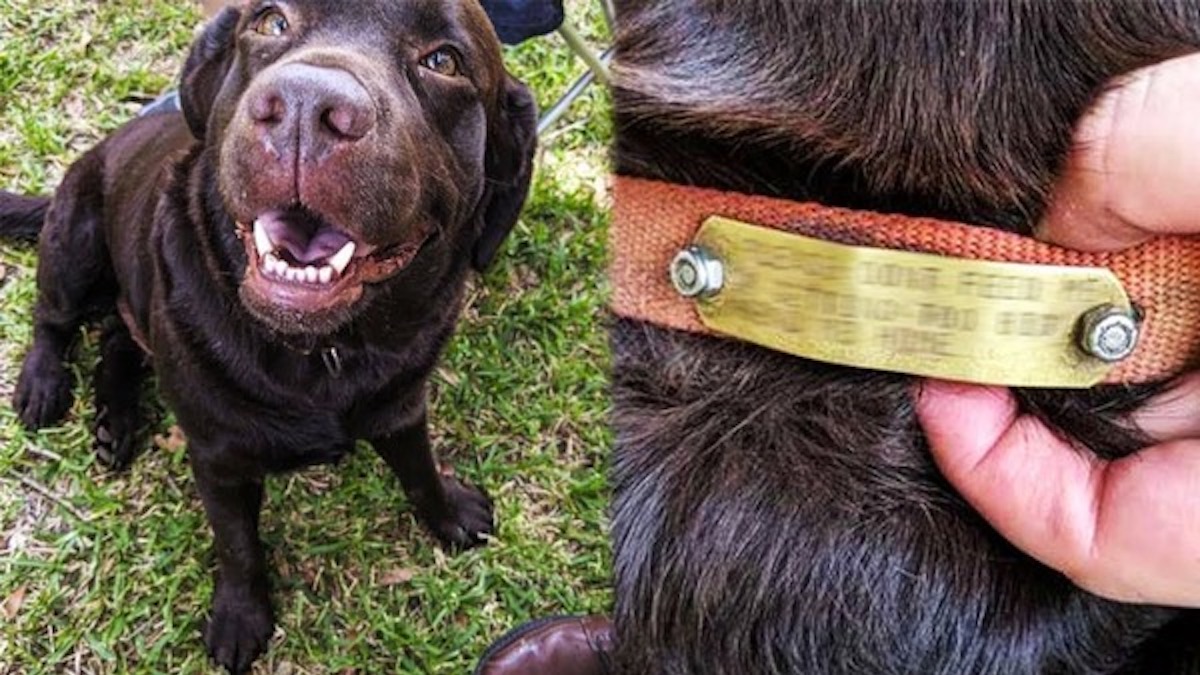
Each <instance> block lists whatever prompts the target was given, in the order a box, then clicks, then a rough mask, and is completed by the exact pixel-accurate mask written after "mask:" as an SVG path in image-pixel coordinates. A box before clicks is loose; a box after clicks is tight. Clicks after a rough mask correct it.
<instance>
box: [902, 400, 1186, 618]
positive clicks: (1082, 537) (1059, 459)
mask: <svg viewBox="0 0 1200 675" xmlns="http://www.w3.org/2000/svg"><path fill="white" fill-rule="evenodd" d="M917 410H918V415H919V417H920V420H921V424H922V427H923V428H924V429H925V433H926V436H927V437H928V440H929V446H930V450H931V452H932V453H933V456H934V459H935V461H937V463H938V466H939V467H940V468H941V470H942V472H943V473H944V474H945V476H946V478H947V480H949V481H950V482H951V483H952V484H953V485H954V486H955V487H956V488H957V489H958V490H959V491H960V492H961V493H962V495H963V497H964V498H965V499H966V500H967V501H968V502H970V503H971V504H972V506H974V507H975V508H976V509H977V510H978V511H979V513H980V514H981V515H982V516H983V517H984V518H985V519H986V520H987V521H988V522H989V523H991V525H992V526H993V527H994V528H995V529H996V531H997V532H999V533H1000V534H1001V535H1002V536H1004V537H1005V538H1006V539H1008V540H1009V541H1011V542H1012V543H1013V544H1014V545H1015V546H1017V547H1018V548H1020V549H1021V550H1023V551H1025V552H1026V553H1028V554H1029V555H1030V556H1032V557H1034V558H1036V559H1037V560H1040V561H1041V562H1043V563H1044V564H1046V565H1048V566H1050V567H1052V568H1054V569H1057V570H1059V571H1061V572H1063V573H1064V574H1066V575H1067V576H1068V577H1070V578H1071V579H1073V580H1074V581H1075V582H1076V583H1077V584H1079V585H1080V586H1082V587H1083V588H1086V589H1088V590H1090V591H1092V592H1094V593H1097V594H1100V595H1103V596H1105V597H1109V598H1113V599H1118V600H1125V601H1138V602H1152V603H1158V604H1170V605H1198V604H1200V541H1198V540H1197V537H1196V536H1195V531H1194V530H1195V523H1196V522H1198V521H1197V518H1200V497H1198V495H1200V443H1195V442H1179V443H1173V444H1164V445H1160V446H1155V447H1153V448H1149V449H1147V450H1145V451H1143V452H1142V453H1139V454H1138V455H1135V456H1133V457H1129V458H1126V459H1123V460H1121V461H1119V462H1113V463H1111V464H1106V463H1103V462H1100V461H1099V460H1097V459H1096V458H1094V457H1093V456H1091V455H1088V454H1087V453H1086V452H1081V451H1078V450H1076V449H1074V448H1072V447H1070V446H1069V445H1068V444H1067V443H1065V442H1063V441H1062V440H1060V439H1059V438H1057V437H1056V436H1055V435H1054V434H1053V433H1052V432H1050V431H1049V430H1048V429H1047V428H1046V427H1045V426H1043V425H1042V424H1040V423H1039V422H1038V421H1036V420H1035V419H1034V418H1032V417H1029V416H1022V415H1018V414H1017V413H1016V404H1015V402H1014V400H1013V399H1012V397H1011V395H1009V394H1008V393H1007V391H1005V390H1002V389H996V388H983V387H968V386H963V385H954V384H949V383H944V382H932V381H931V382H929V383H927V384H926V385H925V386H924V387H923V388H922V391H921V393H920V396H919V398H918V408H917Z"/></svg>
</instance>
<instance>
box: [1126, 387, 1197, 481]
mask: <svg viewBox="0 0 1200 675" xmlns="http://www.w3.org/2000/svg"><path fill="white" fill-rule="evenodd" d="M1197 411H1200V372H1192V373H1188V374H1187V375H1184V376H1182V377H1180V378H1178V379H1177V380H1176V381H1175V382H1174V383H1172V385H1171V388H1170V389H1168V390H1167V391H1164V392H1163V393H1162V394H1159V395H1158V396H1155V397H1154V398H1153V399H1151V400H1150V401H1149V402H1148V403H1147V404H1146V405H1144V406H1142V407H1141V408H1139V409H1138V410H1137V411H1136V412H1134V413H1133V414H1132V415H1131V420H1132V422H1133V423H1134V424H1135V425H1136V426H1137V427H1138V428H1139V429H1141V430H1142V431H1143V432H1145V433H1146V434H1147V435H1148V436H1149V437H1150V438H1152V439H1154V440H1155V441H1156V442H1160V443H1161V442H1164V441H1176V440H1182V439H1187V438H1197V439H1200V414H1197ZM1198 498H1200V497H1198Z"/></svg>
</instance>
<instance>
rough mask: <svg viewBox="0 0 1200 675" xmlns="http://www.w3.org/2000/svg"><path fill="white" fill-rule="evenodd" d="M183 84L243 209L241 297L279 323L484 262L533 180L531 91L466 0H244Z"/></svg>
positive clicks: (305, 320)
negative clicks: (508, 67) (514, 73)
mask: <svg viewBox="0 0 1200 675" xmlns="http://www.w3.org/2000/svg"><path fill="white" fill-rule="evenodd" d="M181 97H182V102H183V109H184V114H185V116H186V117H187V120H188V124H189V126H191V128H192V131H193V133H194V134H195V135H196V136H197V137H198V138H202V139H203V140H204V142H205V144H206V146H207V147H208V149H209V150H210V151H211V152H212V153H213V157H214V158H215V165H216V174H217V176H216V177H217V183H218V185H219V191H220V197H221V199H222V201H223V202H224V206H225V208H226V209H227V210H228V211H229V213H230V215H231V216H232V217H233V219H234V220H235V221H236V223H237V231H238V236H239V237H240V239H241V242H242V248H243V249H244V252H245V269H244V272H243V273H242V278H241V287H240V295H241V299H242V302H243V304H245V306H246V307H247V309H248V310H249V311H250V312H251V313H252V314H253V315H254V316H255V317H256V318H258V319H260V320H261V321H263V322H264V323H266V324H267V325H269V326H271V327H272V328H274V329H275V330H278V331H280V332H284V333H327V332H330V331H333V330H336V329H337V328H338V327H339V326H342V325H344V324H346V323H347V322H349V321H352V320H353V319H354V317H355V316H357V315H358V314H359V313H360V312H361V311H362V310H363V308H364V307H365V306H366V305H367V304H369V302H370V299H371V297H372V294H373V293H375V292H377V291H378V290H380V288H381V287H383V286H386V285H388V284H397V283H405V282H406V281H407V282H410V283H416V284H421V283H423V282H424V283H427V284H428V283H436V282H437V280H438V279H439V278H441V277H443V276H444V274H445V271H446V270H447V269H448V268H450V267H452V266H454V265H456V264H463V265H465V261H466V260H469V259H471V258H472V257H473V258H474V262H475V264H476V266H477V267H482V266H483V265H486V263H487V262H488V260H489V259H490V257H491V255H492V254H493V253H494V251H495V248H496V246H497V245H498V244H499V242H500V240H501V239H503V237H504V235H505V234H506V233H507V231H508V230H509V229H510V228H511V227H512V224H513V223H514V221H515V219H516V213H517V212H518V211H519V209H520V206H521V203H522V202H523V200H524V197H525V194H526V191H527V189H528V183H529V172H530V165H531V158H532V149H533V145H534V142H535V130H534V127H535V122H536V120H535V117H536V113H535V111H534V105H533V102H532V99H531V97H530V96H529V93H528V91H527V90H526V89H525V88H524V86H522V85H521V84H520V83H518V82H516V81H515V80H514V79H512V78H511V77H510V76H508V75H507V74H506V72H505V70H504V66H503V63H502V61H501V56H500V45H499V42H498V41H497V39H496V36H495V34H494V32H493V30H492V28H491V24H490V23H489V21H488V19H487V16H486V15H485V14H484V13H483V11H482V9H481V8H480V7H479V5H478V4H477V3H476V2H474V0H461V1H451V0H442V1H437V2H434V1H428V0H408V1H403V0H378V1H364V2H354V3H345V2H335V1H331V0H326V1H321V0H290V1H287V2H280V1H272V0H264V1H259V2H248V3H245V5H244V6H243V7H241V8H239V9H227V10H225V11H224V12H223V13H222V14H221V15H219V16H218V17H217V18H216V19H215V20H214V21H213V22H212V23H211V24H210V25H209V26H208V27H207V29H206V30H205V33H204V35H203V36H201V38H200V39H199V40H198V41H197V43H196V45H195V46H194V47H193V49H192V53H191V55H190V57H189V59H188V63H187V65H186V66H185V68H184V76H183V84H182V87H181ZM417 277H421V278H417ZM406 278H407V279H406Z"/></svg>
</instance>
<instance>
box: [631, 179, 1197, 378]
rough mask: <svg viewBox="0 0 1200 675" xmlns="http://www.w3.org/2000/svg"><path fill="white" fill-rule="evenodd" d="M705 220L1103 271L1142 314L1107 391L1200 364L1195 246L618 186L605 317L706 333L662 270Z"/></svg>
mask: <svg viewBox="0 0 1200 675" xmlns="http://www.w3.org/2000/svg"><path fill="white" fill-rule="evenodd" d="M709 216H725V217H727V218H732V219H735V220H741V221H744V222H748V223H753V224H756V225H762V226H765V227H770V228H774V229H778V230H783V231H789V232H795V233H798V234H804V235H808V236H810V237H817V238H820V239H824V240H828V241H832V242H837V243H841V244H850V245H858V246H869V247H875V248H888V249H896V250H904V251H918V252H924V253H934V254H940V255H945V256H952V257H958V258H969V259H975V260H994V261H999V262H1017V263H1037V264H1052V265H1071V266H1085V267H1107V268H1109V269H1110V270H1112V272H1113V273H1114V274H1115V275H1116V276H1117V278H1118V279H1120V281H1121V283H1122V285H1123V286H1124V287H1125V290H1126V292H1127V293H1128V294H1129V297H1130V299H1131V300H1132V301H1133V303H1134V304H1135V306H1137V307H1138V308H1139V309H1140V310H1141V312H1142V313H1143V316H1144V318H1143V323H1142V325H1141V340H1140V343H1139V345H1138V348H1137V350H1136V352H1134V354H1133V355H1132V356H1131V357H1129V358H1128V359H1126V360H1125V361H1123V362H1121V363H1119V364H1118V365H1117V366H1116V367H1115V368H1114V369H1113V370H1112V371H1111V372H1110V373H1109V374H1108V377H1107V378H1105V382H1106V383H1137V382H1153V381H1161V380H1164V379H1168V378H1170V377H1172V376H1174V375H1177V374H1179V373H1180V372H1182V371H1184V370H1185V369H1187V368H1188V367H1189V366H1192V365H1194V364H1196V363H1197V361H1198V359H1197V357H1198V356H1200V239H1197V238H1190V237H1162V238H1158V239H1154V240H1151V241H1149V242H1147V243H1145V244H1142V245H1140V246H1137V247H1135V248H1132V249H1128V250H1125V251H1120V252H1115V253H1082V252H1078V251H1072V250H1068V249H1064V248H1059V247H1057V246H1052V245H1050V244H1046V243H1043V242H1040V241H1037V240H1034V239H1031V238H1029V237H1024V236H1020V235H1016V234H1011V233H1007V232H1002V231H999V230H994V229H989V228H982V227H974V226H969V225H965V224H963V223H956V222H950V221H942V220H935V219H932V218H914V217H909V216H901V215H888V214H881V213H873V212H869V211H855V210H850V209H841V208H831V207H828V206H822V205H820V204H813V203H799V202H792V201H787V200H782V199H773V198H768V197H759V196H752V195H745V194H737V193H730V192H720V191H716V190H708V189H702V188H695V187H688V186H682V185H675V184H670V183H662V182H656V181H648V180H642V179H635V178H627V177H618V178H617V179H616V184H615V209H614V212H613V222H612V226H611V231H610V232H611V234H610V240H611V242H610V244H611V251H612V253H611V255H612V262H611V267H610V274H611V279H612V285H613V295H612V308H613V311H614V312H615V313H616V314H617V315H619V316H623V317H627V318H631V319H637V320H641V321H645V322H648V323H653V324H657V325H660V326H664V327H667V328H674V329H678V330H683V331H690V332H693V333H701V334H709V335H711V334H714V333H713V331H711V330H710V329H708V328H707V327H705V326H704V324H703V323H701V321H700V319H699V317H698V315H697V313H696V310H695V303H694V301H693V300H690V299H687V298H684V297H681V296H680V295H679V294H678V293H677V292H676V291H675V289H674V287H673V286H672V285H671V282H670V280H669V278H668V273H667V271H668V268H669V265H670V263H671V260H672V259H673V258H674V257H675V255H676V253H678V252H679V251H680V249H682V248H684V247H686V246H687V245H688V244H689V243H690V242H691V241H692V238H693V237H694V236H695V234H696V231H697V230H698V229H699V228H700V225H701V224H702V223H703V221H704V220H705V219H706V218H708V217H709Z"/></svg>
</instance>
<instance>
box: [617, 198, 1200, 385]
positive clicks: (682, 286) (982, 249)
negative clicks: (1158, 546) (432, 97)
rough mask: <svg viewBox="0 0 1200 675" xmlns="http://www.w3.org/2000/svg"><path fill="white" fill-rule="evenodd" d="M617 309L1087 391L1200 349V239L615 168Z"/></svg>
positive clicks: (975, 375) (655, 320)
mask: <svg viewBox="0 0 1200 675" xmlns="http://www.w3.org/2000/svg"><path fill="white" fill-rule="evenodd" d="M614 197H615V208H614V212H613V222H612V226H611V230H610V232H611V234H610V238H611V251H612V261H611V263H610V275H611V279H612V286H613V289H612V308H613V311H614V313H615V314H617V315H618V316H622V317H626V318H630V319H636V320H640V321H645V322H648V323H652V324H656V325H660V326H664V327H667V328H673V329H677V330H682V331H688V332H691V333H698V334H704V335H713V336H721V337H726V338H732V339H738V340H742V341H745V342H751V343H754V344H758V345H761V346H764V347H769V348H772V349H776V350H779V351H782V352H786V353H789V354H792V355H795V356H800V357H804V358H809V359H814V360H817V361H824V362H829V363H837V364H842V365H847V366H855V367H860V368H869V369H874V370H884V371H891V372H899V373H908V374H912V375H919V376H927V377H939V378H944V379H951V380H957V381H963V382H974V383H981V384H995V385H1007V386H1023V387H1055V388H1085V387H1090V386H1093V385H1095V384H1099V383H1110V384H1116V383H1144V382H1154V381H1162V380H1165V379H1168V378H1170V377H1172V376H1174V375H1176V374H1178V373H1180V372H1181V371H1183V370H1185V369H1186V368H1187V367H1188V366H1191V365H1193V364H1195V363H1196V361H1197V356H1200V240H1197V239H1195V238H1187V237H1162V238H1158V239H1154V240H1151V241H1149V242H1146V243H1144V244H1142V245H1140V246H1137V247H1135V248H1131V249H1128V250H1124V251H1119V252H1110V253H1085V252H1079V251H1072V250H1068V249H1064V248H1060V247H1057V246H1052V245H1050V244H1046V243H1044V242H1040V241H1037V240H1034V239H1032V238H1029V237H1024V236H1020V235H1016V234H1012V233H1008V232H1003V231H1000V230H995V229H990V228H982V227H978V226H970V225H966V224H964V223H956V222H949V221H942V220H936V219H932V218H916V217H909V216H901V215H890V214H880V213H874V212H869V211H857V210H850V209H841V208H832V207H827V206H822V205H819V204H813V203H800V202H793V201H787V200H782V199H774V198H769V197H761V196H753V195H745V194H736V193H730V192H721V191H716V190H709V189H703V188H696V187H688V186H682V185H675V184H670V183H663V182H656V181H648V180H642V179H636V178H628V177H618V178H617V179H616V181H615V194H614Z"/></svg>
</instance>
